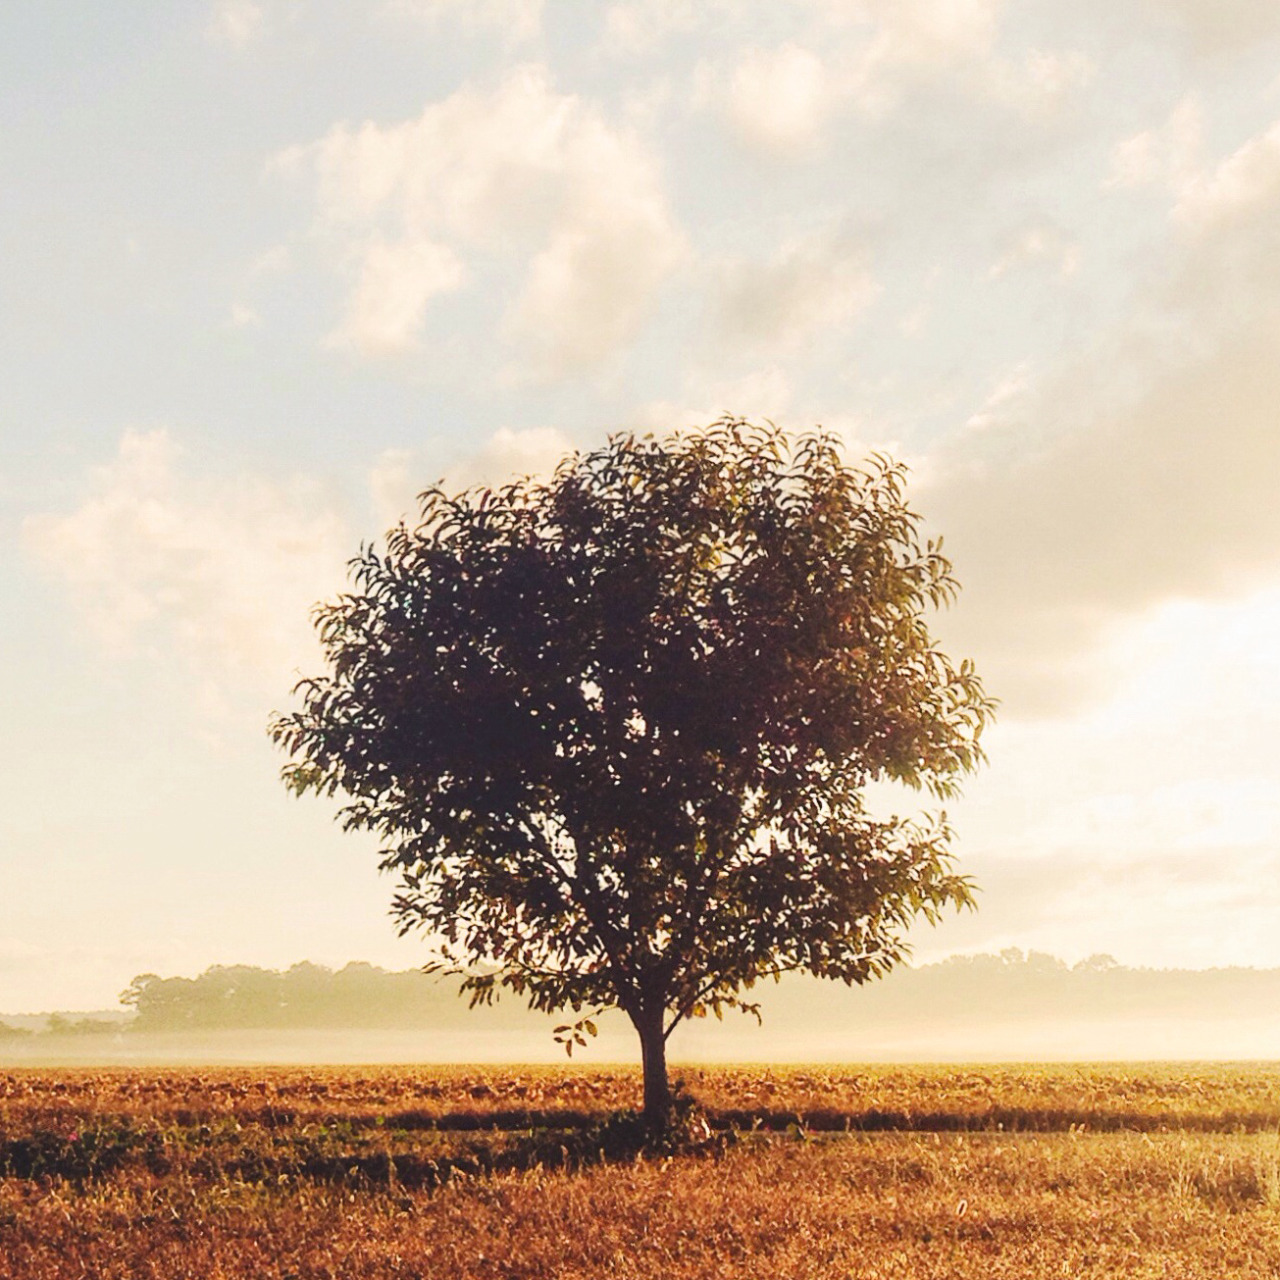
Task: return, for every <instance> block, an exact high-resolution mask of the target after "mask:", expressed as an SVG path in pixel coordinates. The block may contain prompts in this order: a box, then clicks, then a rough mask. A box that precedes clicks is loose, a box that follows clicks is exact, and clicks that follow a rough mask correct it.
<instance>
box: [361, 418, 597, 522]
mask: <svg viewBox="0 0 1280 1280" xmlns="http://www.w3.org/2000/svg"><path fill="white" fill-rule="evenodd" d="M572 450H573V442H572V440H570V438H569V437H568V436H567V435H566V434H565V433H564V432H563V431H560V430H558V429H557V428H555V427H525V428H523V429H521V430H513V429H512V428H510V427H502V428H500V429H499V430H498V431H495V432H494V434H493V435H492V436H490V437H489V439H488V440H487V441H485V442H484V444H483V445H481V447H480V448H479V449H477V450H475V451H474V452H472V453H470V454H467V455H466V456H464V457H462V458H460V459H459V460H457V461H456V462H455V463H454V465H453V466H452V467H450V468H449V469H448V470H447V471H446V472H445V474H444V476H443V477H442V476H440V475H439V474H438V473H432V472H431V470H430V464H429V462H428V460H427V458H426V457H425V456H424V455H423V454H421V453H419V452H416V451H414V450H411V449H386V450H384V451H383V452H382V453H380V454H379V455H378V456H377V458H375V459H374V462H373V465H372V466H371V467H370V469H369V492H370V495H371V497H372V499H373V504H374V509H375V510H376V511H377V514H378V519H379V521H380V522H381V526H382V527H383V528H390V527H391V526H392V525H394V524H396V523H397V522H398V521H399V520H401V519H404V518H409V519H411V518H412V516H413V513H414V512H415V511H416V509H417V496H418V494H419V493H421V492H422V491H423V490H424V489H426V488H427V487H428V485H431V484H435V483H436V482H437V481H438V480H441V479H443V481H444V484H445V487H446V488H452V489H466V488H470V487H471V486H473V485H501V484H504V483H506V482H507V481H509V480H513V479H516V478H518V477H522V476H547V475H550V474H551V472H552V471H553V470H554V469H555V467H556V464H557V463H558V462H559V461H560V459H561V458H563V457H564V456H565V454H567V453H570V452H571V451H572Z"/></svg>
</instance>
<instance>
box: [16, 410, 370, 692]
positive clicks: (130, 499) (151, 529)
mask: <svg viewBox="0 0 1280 1280" xmlns="http://www.w3.org/2000/svg"><path fill="white" fill-rule="evenodd" d="M23 534H24V543H25V546H26V548H27V550H28V551H29V553H30V554H32V555H33V556H34V557H35V558H36V559H37V560H38V561H39V562H40V563H41V564H42V565H43V566H44V567H45V569H46V570H47V571H48V572H49V573H50V574H51V575H52V576H53V577H55V578H57V579H59V580H61V581H62V582H63V583H64V585H65V586H66V587H67V589H68V591H69V592H70V595H71V598H72V600H73V602H74V605H75V607H76V609H77V610H78V611H79V613H80V614H81V615H82V617H83V618H84V620H85V622H86V623H87V624H88V626H89V627H90V628H91V630H92V632H93V634H94V636H95V637H96V638H97V640H98V641H99V642H100V643H101V644H103V645H104V647H106V648H107V649H108V650H110V651H111V652H113V653H117V654H120V655H127V654H133V653H143V654H153V653H161V652H164V651H167V650H169V649H170V648H176V649H177V650H178V652H179V653H180V654H181V655H182V656H183V657H184V659H185V660H186V661H187V662H188V663H189V664H190V667H191V668H192V670H193V671H194V672H196V673H197V674H198V675H199V677H200V678H201V679H202V680H205V681H207V682H208V686H207V689H206V692H208V693H209V696H210V697H211V698H212V699H213V700H215V701H216V700H219V699H220V697H221V696H222V694H223V693H231V692H233V691H238V690H240V689H243V688H245V687H248V688H250V689H252V690H255V691H265V690H271V691H274V692H277V693H278V692H279V691H280V690H282V689H285V688H287V687H288V684H289V682H290V675H289V673H290V671H291V670H292V669H293V668H294V666H295V665H296V664H298V663H299V662H301V661H305V660H307V659H308V658H309V656H310V655H312V654H313V653H314V639H313V637H312V635H311V628H310V624H309V621H308V615H309V611H310V607H311V605H313V604H314V603H315V602H316V601H317V600H318V599H320V598H322V597H324V596H327V595H329V594H331V593H332V592H333V590H334V589H335V588H336V587H338V586H340V585H341V582H342V579H343V572H344V566H345V563H346V559H347V557H348V556H349V554H350V551H351V540H350V537H349V533H348V530H347V527H346V524H345V522H344V520H343V519H342V517H341V515H340V514H339V511H338V510H337V508H336V504H335V503H334V502H333V501H332V499H330V498H329V497H328V496H327V495H326V494H325V493H324V492H322V491H321V490H320V489H319V488H318V487H317V486H316V485H315V484H314V483H312V482H310V481H307V480H304V479H295V480H290V481H285V482H278V481H272V480H267V479H264V478H262V477H258V476H252V475H242V476H236V477H227V478H222V479H212V478H209V477H206V476H202V475H201V474H200V472H199V470H198V469H196V468H194V467H186V466H184V465H183V463H182V454H181V451H180V449H179V448H178V446H177V444H176V443H175V442H174V440H173V439H172V437H171V436H170V435H169V434H168V432H166V431H152V432H145V433H144V432H136V431H128V432H126V433H125V434H124V436H123V438H122V439H121V441H120V446H119V450H118V452H117V454H116V457H115V458H114V459H113V460H112V461H111V462H109V463H107V464H106V465H104V466H101V467H98V468H97V469H96V470H95V471H94V473H93V476H92V482H91V485H90V489H89V492H88V494H87V496H86V497H85V498H84V500H83V501H82V502H81V503H80V505H79V506H77V507H76V508H75V509H74V510H72V511H69V512H66V513H61V514H54V513H49V514H44V515H39V516H33V517H31V518H29V519H28V520H27V522H26V524H25V526H24V530H23Z"/></svg>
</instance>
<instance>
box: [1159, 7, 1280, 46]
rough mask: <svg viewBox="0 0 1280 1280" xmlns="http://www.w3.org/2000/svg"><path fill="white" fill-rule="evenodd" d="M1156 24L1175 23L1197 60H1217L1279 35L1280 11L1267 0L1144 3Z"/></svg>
mask: <svg viewBox="0 0 1280 1280" xmlns="http://www.w3.org/2000/svg"><path fill="white" fill-rule="evenodd" d="M1145 7H1146V8H1147V10H1148V11H1149V13H1150V14H1151V16H1152V18H1153V19H1155V20H1156V21H1160V22H1163V23H1167V22H1170V21H1172V22H1174V23H1176V24H1177V25H1178V26H1179V27H1181V28H1182V30H1183V32H1184V33H1185V35H1186V37H1187V47H1188V48H1189V50H1190V51H1191V52H1192V53H1193V54H1195V55H1196V56H1198V57H1219V56H1222V55H1224V54H1231V53H1234V52H1236V51H1238V50H1240V49H1242V48H1246V47H1248V46H1249V45H1252V44H1256V43H1258V42H1261V41H1264V40H1267V39H1270V38H1273V37H1275V36H1277V35H1280V8H1278V7H1277V6H1276V5H1274V4H1271V3H1269V0H1145Z"/></svg>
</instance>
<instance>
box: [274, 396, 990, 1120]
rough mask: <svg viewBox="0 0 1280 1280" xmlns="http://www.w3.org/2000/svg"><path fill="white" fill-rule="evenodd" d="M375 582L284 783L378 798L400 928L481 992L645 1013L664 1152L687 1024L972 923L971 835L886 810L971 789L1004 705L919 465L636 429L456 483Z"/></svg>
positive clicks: (864, 967) (770, 430) (812, 439)
mask: <svg viewBox="0 0 1280 1280" xmlns="http://www.w3.org/2000/svg"><path fill="white" fill-rule="evenodd" d="M352 571H353V575H352V576H353V579H354V583H355V585H356V588H357V589H356V590H355V592H354V593H352V594H348V595H344V596H342V597H340V598H339V599H338V600H337V601H336V602H334V603H331V604H326V605H322V606H320V607H318V609H317V614H316V617H317V626H318V629H319V633H320V637H321V640H322V642H323V646H324V651H325V654H326V657H327V661H328V668H329V670H328V674H327V675H324V676H322V677H320V678H317V679H308V680H303V681H302V682H301V683H300V684H299V685H298V686H297V689H296V690H295V693H296V694H298V695H300V697H301V704H302V705H301V710H298V711H296V712H294V713H293V714H291V715H284V716H280V717H278V718H277V719H276V720H275V721H274V723H273V725H272V729H271V732H272V735H273V737H274V738H275V740H276V742H277V743H278V744H280V745H281V746H282V747H283V748H284V749H285V750H286V751H287V752H289V754H290V756H291V762H290V763H289V764H287V765H286V766H285V769H284V777H285V780H286V782H287V783H288V784H289V786H290V787H291V788H292V789H293V790H294V791H295V792H298V793H302V792H304V791H317V792H321V793H325V794H329V795H332V794H334V793H336V792H344V793H345V794H346V795H347V797H349V803H348V804H347V805H346V807H345V808H344V809H343V811H342V817H343V821H344V825H345V827H346V828H348V829H361V828H363V829H369V830H372V831H375V832H376V833H377V834H378V836H379V837H380V838H381V840H382V842H383V853H382V855H381V866H382V868H383V869H385V870H396V871H398V872H399V873H400V875H401V888H400V891H399V892H398V894H397V896H396V897H395V899H394V906H393V914H394V916H395V917H396V919H397V920H398V923H399V925H400V931H401V932H402V933H405V932H408V931H410V930H411V929H416V928H421V929H422V930H423V931H425V932H426V933H427V934H429V935H430V937H431V939H432V940H433V942H434V944H435V948H436V950H435V955H436V964H437V966H442V967H446V968H448V969H450V970H451V971H454V972H459V973H465V974H466V975H468V976H466V980H465V982H464V983H463V987H464V989H469V990H470V992H471V994H472V998H473V1003H474V1002H476V1001H477V1000H480V1001H488V1000H491V999H492V998H493V997H494V995H495V993H496V989H497V988H499V987H505V988H508V989H510V990H511V991H513V992H515V993H517V994H518V995H520V996H522V997H525V998H526V999H527V1000H528V1002H529V1004H530V1006H531V1007H533V1008H534V1009H538V1010H543V1011H547V1012H550V1011H555V1010H559V1009H564V1008H572V1009H573V1010H574V1011H576V1013H578V1014H582V1013H583V1011H584V1010H589V1011H597V1010H601V1009H605V1008H612V1007H616V1008H620V1009H621V1010H622V1011H623V1012H624V1013H625V1014H626V1015H627V1017H628V1018H630V1020H631V1022H632V1024H633V1025H634V1026H635V1029H636V1031H637V1032H638V1034H639V1037H640V1046H641V1053H642V1059H643V1064H644V1109H645V1119H646V1121H647V1123H648V1125H649V1126H650V1127H651V1130H652V1131H657V1130H661V1129H662V1127H663V1126H664V1125H665V1124H666V1122H667V1116H668V1114H669V1107H670V1093H669V1088H668V1083H667V1067H666V1042H667V1038H668V1037H669V1036H670V1034H671V1032H672V1030H673V1029H674V1028H675V1027H676V1026H677V1025H678V1024H679V1023H680V1021H681V1020H682V1019H685V1018H688V1017H698V1016H702V1015H704V1014H706V1013H707V1012H712V1013H715V1014H716V1015H717V1016H720V1015H721V1013H722V1011H723V1010H724V1009H725V1008H726V1007H732V1006H737V1007H740V1008H746V1009H754V1006H752V1005H748V1004H746V1003H745V1001H744V1000H743V999H742V993H743V991H744V989H746V988H750V987H751V986H752V985H753V984H754V983H755V982H756V981H757V980H759V979H761V978H763V977H766V976H777V975H781V974H784V973H789V972H793V971H803V972H807V973H811V974H816V975H818V976H820V977H827V978H838V979H841V980H842V981H844V982H846V983H861V982H864V981H866V980H867V979H869V978H872V977H875V976H878V975H881V974H883V973H885V972H886V971H887V970H889V969H890V968H891V967H892V966H893V965H894V964H895V963H896V962H898V961H899V960H901V959H902V958H903V956H904V954H905V952H906V946H905V943H904V941H903V937H902V935H903V932H904V931H905V929H906V927H907V925H908V924H909V923H910V921H911V920H912V919H913V918H914V917H916V916H923V917H925V918H926V919H928V920H929V921H931V922H933V921H936V920H937V919H938V918H939V915H940V913H941V911H942V909H943V908H944V907H946V906H947V905H952V906H955V907H957V908H958V907H963V906H968V905H972V897H971V892H970V884H969V882H968V881H967V880H966V879H965V878H963V877H961V876H958V875H956V874H954V873H953V871H952V861H951V856H950V854H949V852H948V839H949V835H950V832H949V830H948V828H947V826H946V822H945V817H944V816H938V817H936V818H929V819H921V820H919V821H911V820H904V819H899V818H891V819H889V820H883V819H880V818H877V817H874V816H872V814H871V813H869V812H868V809H867V808H866V806H865V804H864V799H863V792H864V789H865V788H866V786H867V784H868V783H870V782H872V781H873V780H877V779H893V780H896V781H899V782H903V783H906V784H909V785H910V786H911V787H914V788H916V789H920V788H926V789H928V790H929V791H931V792H933V793H934V794H935V795H937V796H938V797H946V796H949V795H951V794H952V793H953V792H954V790H955V786H956V780H957V778H958V777H959V776H960V775H961V774H963V773H965V772H967V771H969V770H971V769H972V768H974V767H975V765H976V764H977V763H978V762H979V760H980V759H981V749H980V746H979V737H980V734H981V731H982V728H983V725H984V723H985V722H986V721H987V720H988V718H989V716H990V714H991V710H992V703H991V701H990V700H989V699H988V698H987V697H986V695H985V694H984V692H983V689H982V685H981V683H980V681H979V679H978V677H977V675H976V674H975V672H974V670H973V668H972V666H971V664H969V663H968V662H962V663H960V664H959V665H958V666H957V665H955V664H954V663H953V662H952V661H951V660H949V659H948V658H947V657H946V656H945V655H943V654H942V653H941V652H939V651H938V649H937V648H936V647H935V646H934V643H933V641H932V640H931V638H930V635H929V632H928V630H927V628H926V625H925V621H924V616H923V615H924V613H925V610H926V608H927V607H928V606H938V605H941V604H943V603H945V602H947V601H948V600H949V599H950V598H951V596H952V595H953V593H954V591H955V582H954V579H953V578H952V575H951V566H950V564H949V563H948V561H947V560H946V559H945V558H944V557H943V556H942V554H941V552H940V550H939V547H938V545H936V544H934V543H933V542H925V541H922V540H921V538H920V536H919V534H918V530H917V517H916V516H915V514H914V513H913V512H912V511H911V510H910V509H909V508H908V507H907V506H906V505H905V502H904V499H903V469H902V468H901V467H900V466H897V465H894V464H892V463H890V462H888V461H887V460H885V459H882V458H875V459H873V460H872V461H871V462H869V463H868V464H866V465H865V469H855V468H852V467H850V466H849V465H847V464H846V463H845V461H844V460H843V459H842V456H841V453H840V451H839V448H838V446H837V443H836V441H835V440H834V439H833V438H832V437H830V436H828V435H825V434H821V433H817V434H807V435H801V436H795V437H793V436H789V435H788V434H786V433H784V432H782V431H781V430H778V429H777V428H775V427H773V426H772V425H770V426H766V427H756V426H752V425H750V424H748V423H746V422H744V421H741V420H736V419H724V420H722V421H720V422H717V423H716V424H714V425H713V426H712V427H710V428H708V429H706V430H704V431H699V432H696V433H690V434H677V435H673V436H670V437H668V438H666V439H660V440H659V439H653V438H651V437H637V436H633V435H619V436H614V437H612V438H611V439H610V440H609V442H608V443H607V444H606V445H605V446H604V447H602V448H599V449H596V450H595V451H593V452H590V453H581V454H572V455H570V456H568V457H566V458H565V459H564V460H563V461H562V462H561V463H560V465H559V467H558V469H557V470H556V472H555V474H554V476H552V478H551V479H549V480H545V481H540V480H535V479H526V480H521V481H519V482H518V483H515V484H511V485H508V486H507V487H505V488H502V489H499V490H490V489H483V488H482V489H472V490H468V491H467V492H464V493H460V494H450V493H447V492H445V491H444V490H442V489H440V488H434V489H430V490H428V491H427V492H426V493H424V494H423V495H422V497H421V518H420V521H419V523H418V524H417V525H416V526H415V527H413V528H409V527H407V526H405V525H404V524H401V525H400V526H398V527H397V528H395V529H392V530H391V531H390V533H389V534H388V535H387V537H386V540H385V548H384V549H379V548H378V547H376V546H368V547H365V548H363V549H362V550H361V553H360V555H359V556H358V557H357V558H356V559H355V560H353V561H352ZM594 1016H595V1013H594V1012H589V1013H588V1015H587V1016H586V1017H582V1018H580V1019H579V1021H578V1022H577V1023H576V1024H574V1025H573V1026H570V1027H563V1028H560V1033H561V1034H562V1038H565V1039H566V1041H567V1047H569V1048H570V1049H571V1048H572V1043H573V1041H574V1040H575V1039H576V1040H577V1041H578V1042H579V1043H582V1042H583V1041H582V1039H581V1034H582V1032H583V1030H586V1031H589V1032H591V1033H594V1024H593V1023H592V1022H591V1021H590V1019H591V1018H592V1017H594Z"/></svg>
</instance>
